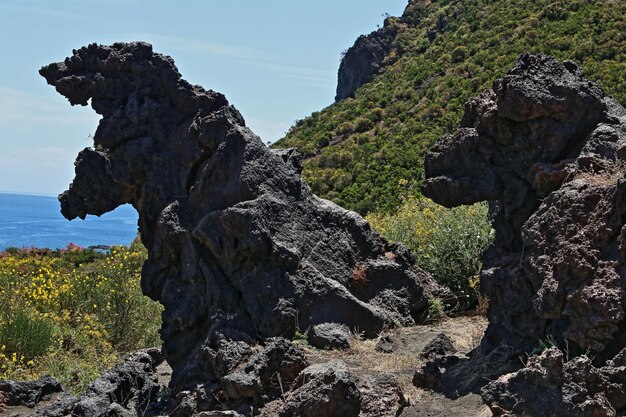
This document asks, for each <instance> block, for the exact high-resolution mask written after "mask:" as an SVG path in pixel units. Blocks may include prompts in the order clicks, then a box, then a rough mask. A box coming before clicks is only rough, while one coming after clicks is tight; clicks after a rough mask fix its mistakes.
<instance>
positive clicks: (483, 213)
mask: <svg viewBox="0 0 626 417" xmlns="http://www.w3.org/2000/svg"><path fill="white" fill-rule="evenodd" d="M366 219H367V220H368V221H369V222H370V223H371V225H372V227H374V228H375V229H377V230H378V231H379V232H380V233H381V234H382V235H383V236H385V237H386V238H387V239H389V240H392V241H396V242H401V243H403V244H404V245H405V246H407V247H408V248H410V249H411V250H412V251H413V252H414V253H415V256H416V259H417V263H418V265H419V266H420V267H421V268H423V269H425V270H426V271H428V272H430V273H431V274H432V275H433V277H434V278H435V280H437V282H439V283H441V284H443V285H446V286H448V287H450V289H452V291H454V293H455V294H456V295H457V296H458V297H459V298H460V300H461V301H462V303H463V304H464V306H465V307H467V308H469V307H473V306H475V304H476V302H477V298H478V295H479V294H478V293H477V278H476V277H477V275H478V273H479V272H480V268H481V257H482V253H483V252H484V250H485V249H486V248H487V247H488V246H489V245H490V244H491V243H492V241H493V238H494V232H493V229H492V227H491V224H490V222H489V219H488V209H487V205H486V204H485V203H479V204H474V205H471V206H461V207H455V208H453V209H446V208H445V207H442V206H440V205H437V204H435V203H433V202H432V201H430V200H428V199H416V198H408V199H406V200H405V201H404V203H403V204H402V206H401V207H400V209H399V210H398V212H397V213H395V214H392V215H389V214H372V215H368V216H367V217H366Z"/></svg>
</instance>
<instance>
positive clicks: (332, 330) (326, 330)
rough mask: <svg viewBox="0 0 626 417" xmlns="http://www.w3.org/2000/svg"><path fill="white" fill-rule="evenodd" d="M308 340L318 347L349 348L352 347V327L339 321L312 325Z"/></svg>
mask: <svg viewBox="0 0 626 417" xmlns="http://www.w3.org/2000/svg"><path fill="white" fill-rule="evenodd" d="M307 341H308V342H309V344H310V345H311V346H314V347H316V348H318V349H347V348H349V347H350V329H349V328H348V326H346V325H343V324H339V323H321V324H316V325H315V326H312V327H311V328H310V329H309V332H308V334H307Z"/></svg>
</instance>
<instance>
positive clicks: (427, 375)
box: [413, 361, 443, 389]
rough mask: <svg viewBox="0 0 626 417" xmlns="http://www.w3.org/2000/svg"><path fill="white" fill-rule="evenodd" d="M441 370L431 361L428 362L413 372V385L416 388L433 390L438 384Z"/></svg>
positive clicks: (441, 373)
mask: <svg viewBox="0 0 626 417" xmlns="http://www.w3.org/2000/svg"><path fill="white" fill-rule="evenodd" d="M442 375H443V370H442V369H441V368H440V367H439V366H438V365H437V364H436V363H435V362H433V361H428V362H426V363H424V364H423V365H420V367H419V368H417V370H416V371H415V374H414V375H413V385H415V386H416V387H418V388H427V389H433V388H435V387H436V386H437V384H439V380H440V379H441V376H442Z"/></svg>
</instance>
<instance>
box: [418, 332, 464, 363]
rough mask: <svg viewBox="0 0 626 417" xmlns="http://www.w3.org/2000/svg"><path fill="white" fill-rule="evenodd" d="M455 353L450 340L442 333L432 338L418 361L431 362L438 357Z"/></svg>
mask: <svg viewBox="0 0 626 417" xmlns="http://www.w3.org/2000/svg"><path fill="white" fill-rule="evenodd" d="M453 353H456V348H455V347H454V345H453V344H452V340H450V338H449V337H448V336H446V335H445V334H444V333H439V334H438V335H437V336H435V337H434V338H433V340H431V341H430V342H428V344H427V345H426V346H424V349H422V352H421V353H420V355H419V357H420V359H424V360H433V359H436V358H439V357H443V356H448V355H452V354H453Z"/></svg>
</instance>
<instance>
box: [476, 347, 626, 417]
mask: <svg viewBox="0 0 626 417" xmlns="http://www.w3.org/2000/svg"><path fill="white" fill-rule="evenodd" d="M623 352H626V350H625V351H623ZM614 365H615V364H614V363H610V364H608V365H607V366H603V367H600V368H596V367H594V366H593V365H592V363H591V359H590V358H589V357H587V356H584V355H581V356H577V357H575V358H573V359H571V360H569V361H566V358H565V355H564V354H563V352H562V351H560V350H559V349H558V348H550V349H546V350H545V351H543V352H542V353H541V354H539V355H536V356H533V357H531V358H529V359H528V363H527V364H526V366H525V367H524V368H523V369H521V370H519V371H517V372H514V373H510V374H506V375H503V376H501V377H500V378H498V379H497V380H495V381H493V382H491V383H489V384H488V385H486V386H484V387H483V388H482V390H481V394H482V397H483V399H484V400H485V401H486V402H487V404H488V405H489V408H490V409H491V411H492V412H493V413H494V415H496V416H517V415H528V416H546V415H549V416H555V417H588V416H594V417H610V416H615V415H616V409H623V408H624V407H625V406H626V367H624V366H614Z"/></svg>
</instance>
